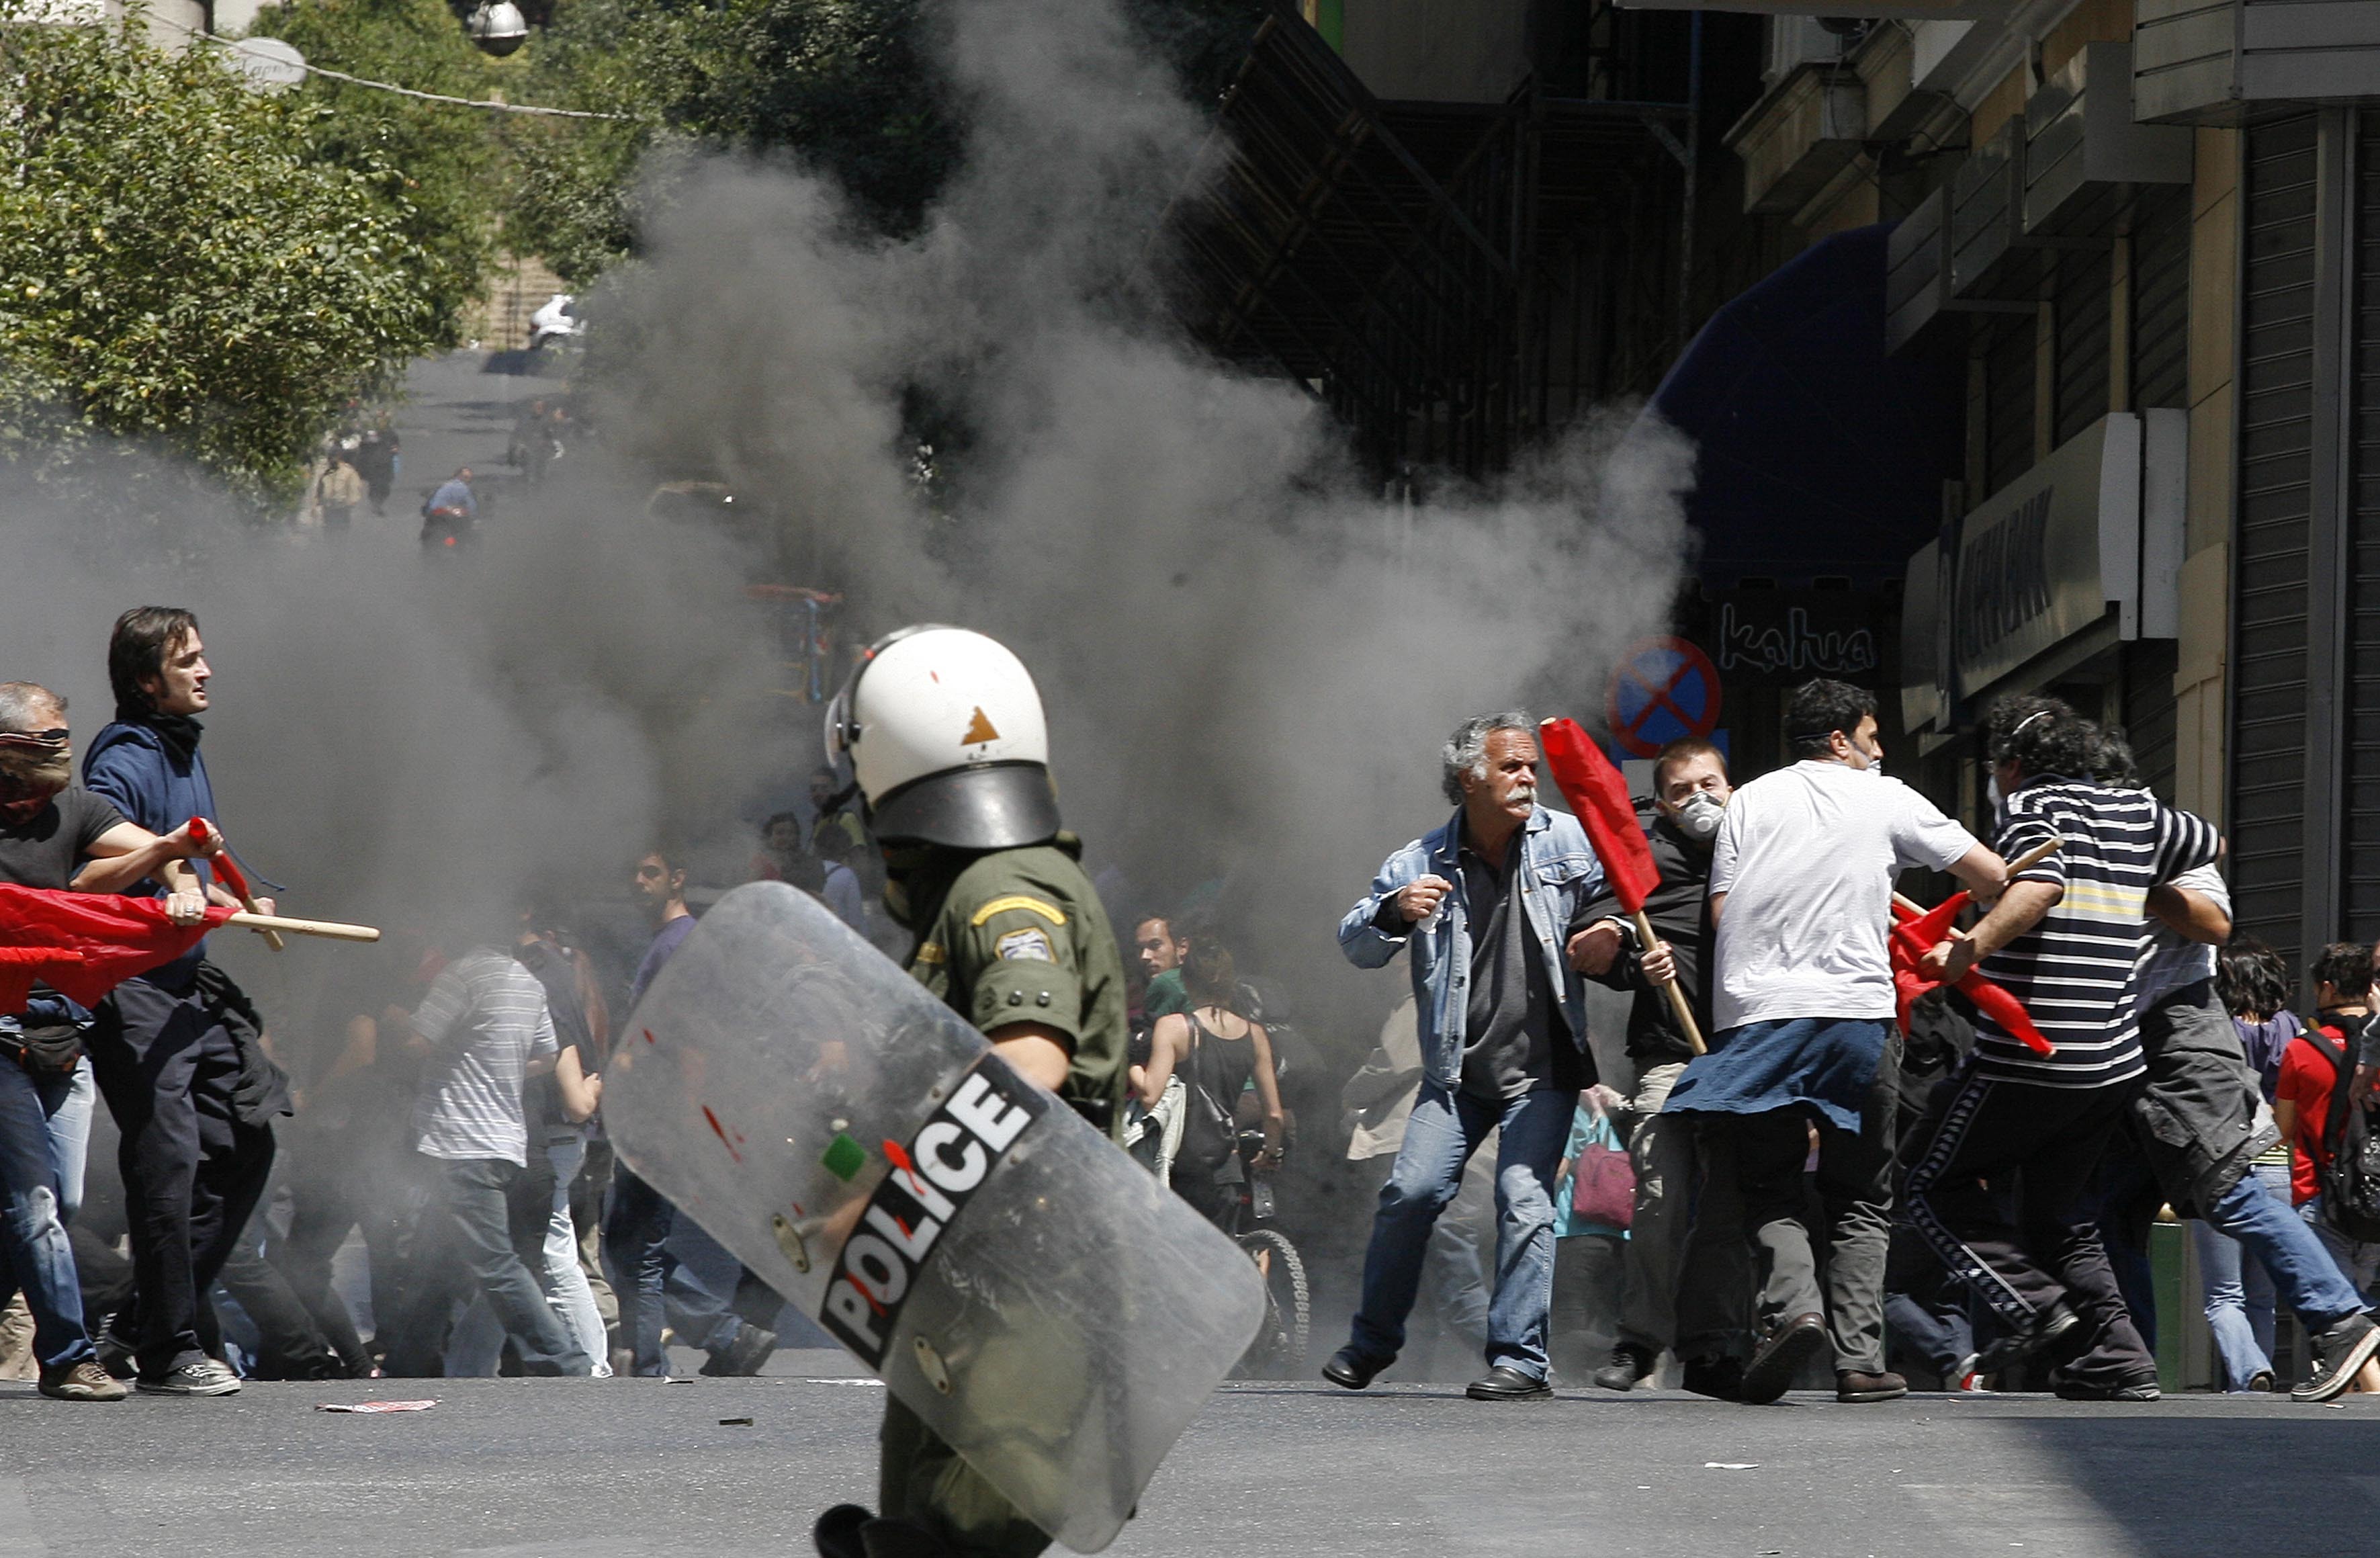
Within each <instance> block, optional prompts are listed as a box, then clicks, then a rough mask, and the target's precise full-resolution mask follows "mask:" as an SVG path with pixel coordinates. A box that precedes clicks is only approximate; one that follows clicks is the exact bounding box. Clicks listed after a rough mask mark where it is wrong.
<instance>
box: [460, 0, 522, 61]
mask: <svg viewBox="0 0 2380 1558" xmlns="http://www.w3.org/2000/svg"><path fill="white" fill-rule="evenodd" d="M463 30H465V31H466V32H468V33H469V34H470V35H471V42H472V43H477V44H478V45H479V46H480V50H481V51H482V52H483V53H486V54H492V55H495V56H496V57H497V58H499V59H502V58H503V57H504V55H508V54H511V53H512V52H513V51H514V50H515V49H517V48H519V47H520V46H521V45H522V44H523V43H527V42H528V18H527V17H524V16H523V15H521V8H520V7H519V6H516V5H514V4H513V0H480V6H479V8H478V9H477V10H475V11H473V12H472V13H471V16H470V19H469V20H468V21H466V22H464V24H463Z"/></svg>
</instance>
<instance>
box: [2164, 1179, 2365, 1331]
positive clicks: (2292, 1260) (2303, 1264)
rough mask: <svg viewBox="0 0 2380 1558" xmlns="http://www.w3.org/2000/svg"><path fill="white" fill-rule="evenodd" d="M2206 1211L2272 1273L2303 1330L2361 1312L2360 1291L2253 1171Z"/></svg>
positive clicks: (2279, 1292)
mask: <svg viewBox="0 0 2380 1558" xmlns="http://www.w3.org/2000/svg"><path fill="white" fill-rule="evenodd" d="M2204 1211H2205V1212H2206V1221H2207V1223H2208V1225H2209V1226H2211V1227H2213V1228H2215V1229H2216V1231H2217V1232H2219V1233H2225V1234H2228V1235H2231V1236H2232V1237H2233V1238H2235V1239H2237V1240H2239V1241H2240V1250H2241V1252H2242V1253H2244V1254H2247V1255H2253V1256H2254V1257H2255V1258H2256V1260H2259V1261H2260V1262H2262V1263H2263V1265H2264V1268H2265V1271H2267V1272H2271V1273H2272V1277H2273V1291H2274V1293H2275V1294H2276V1295H2277V1296H2278V1297H2279V1298H2280V1301H2281V1302H2282V1303H2285V1304H2287V1305H2288V1306H2289V1308H2292V1309H2295V1310H2296V1311H2297V1315H2298V1319H2300V1320H2301V1321H2304V1322H2305V1326H2306V1329H2307V1330H2309V1331H2315V1332H2319V1331H2324V1330H2327V1329H2328V1328H2329V1327H2330V1326H2332V1325H2334V1324H2336V1323H2337V1322H2338V1321H2342V1320H2345V1319H2346V1318H2347V1317H2348V1316H2349V1315H2352V1314H2361V1313H2362V1312H2363V1296H2362V1294H2360V1293H2358V1292H2356V1291H2355V1284H2352V1283H2350V1282H2349V1281H2348V1280H2347V1279H2346V1278H2345V1277H2344V1276H2342V1275H2340V1274H2339V1270H2338V1263H2337V1262H2336V1261H2334V1260H2331V1258H2330V1251H2329V1250H2327V1249H2325V1248H2323V1243H2322V1241H2321V1240H2320V1239H2318V1238H2316V1237H2315V1236H2314V1232H2313V1229H2311V1228H2309V1227H2307V1226H2306V1224H2305V1221H2304V1219H2302V1218H2301V1217H2300V1216H2298V1214H2297V1212H2296V1211H2295V1210H2294V1209H2293V1208H2291V1207H2290V1206H2289V1203H2288V1202H2286V1201H2284V1200H2283V1199H2281V1198H2280V1197H2278V1196H2276V1195H2274V1194H2273V1193H2272V1192H2271V1191H2270V1190H2267V1189H2266V1188H2265V1182H2264V1181H2263V1180H2262V1179H2259V1178H2258V1177H2257V1176H2256V1175H2254V1174H2253V1172H2252V1173H2248V1174H2243V1175H2240V1178H2239V1180H2238V1182H2237V1183H2235V1184H2234V1185H2233V1186H2232V1187H2231V1188H2229V1189H2228V1190H2226V1191H2224V1192H2223V1195H2222V1197H2221V1198H2220V1199H2217V1200H2216V1203H2215V1204H2214V1205H2213V1206H2211V1207H2207V1208H2205V1209H2204Z"/></svg>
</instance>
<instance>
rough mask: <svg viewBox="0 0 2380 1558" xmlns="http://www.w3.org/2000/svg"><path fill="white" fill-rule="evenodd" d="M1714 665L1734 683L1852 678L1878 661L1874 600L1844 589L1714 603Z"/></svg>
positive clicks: (1741, 596) (1744, 595)
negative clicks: (1715, 650)
mask: <svg viewBox="0 0 2380 1558" xmlns="http://www.w3.org/2000/svg"><path fill="white" fill-rule="evenodd" d="M1716 605H1717V608H1718V609H1717V610H1716V611H1715V612H1714V613H1713V614H1712V616H1711V619H1710V620H1711V627H1712V628H1713V632H1712V639H1713V640H1714V642H1715V646H1716V649H1717V651H1718V656H1717V657H1718V668H1719V670H1720V671H1722V672H1724V673H1725V674H1726V675H1727V676H1729V677H1730V678H1731V679H1736V680H1750V681H1761V680H1775V681H1790V682H1804V681H1807V680H1809V679H1810V678H1811V677H1813V676H1838V677H1846V678H1851V679H1854V680H1856V679H1858V678H1861V677H1865V676H1874V675H1875V674H1876V671H1877V669H1878V668H1879V667H1881V666H1882V665H1883V663H1884V661H1883V657H1882V655H1881V654H1880V652H1879V651H1878V646H1877V643H1876V625H1875V620H1874V612H1875V603H1874V598H1873V597H1872V596H1869V595H1866V594H1853V593H1852V591H1850V590H1810V591H1801V590H1738V591H1735V592H1734V593H1731V594H1728V595H1724V596H1721V597H1719V598H1718V601H1717V602H1716Z"/></svg>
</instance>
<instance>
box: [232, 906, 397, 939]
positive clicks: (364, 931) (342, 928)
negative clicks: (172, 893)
mask: <svg viewBox="0 0 2380 1558" xmlns="http://www.w3.org/2000/svg"><path fill="white" fill-rule="evenodd" d="M224 923H225V924H226V925H245V926H247V927H249V929H250V930H255V931H288V932H289V933H290V934H291V935H293V936H324V937H327V938H329V939H330V940H332V941H334V942H376V941H378V940H380V931H379V930H378V929H377V928H376V927H374V926H370V925H342V924H340V923H339V922H338V921H337V920H335V919H290V918H289V917H288V916H287V915H283V914H249V913H247V912H245V911H242V912H239V913H237V914H234V915H233V916H232V917H231V918H230V919H226V920H225V921H224Z"/></svg>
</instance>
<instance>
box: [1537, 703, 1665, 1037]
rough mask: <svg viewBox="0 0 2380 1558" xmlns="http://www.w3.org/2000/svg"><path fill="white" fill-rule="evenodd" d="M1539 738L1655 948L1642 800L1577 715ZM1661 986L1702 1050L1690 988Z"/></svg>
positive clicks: (1617, 890) (1544, 728) (1614, 885)
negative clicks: (1639, 811) (1647, 907)
mask: <svg viewBox="0 0 2380 1558" xmlns="http://www.w3.org/2000/svg"><path fill="white" fill-rule="evenodd" d="M1538 739H1539V743H1540V745H1541V746H1542V747H1543V748H1544V750H1545V755H1546V769H1547V771H1548V773H1551V774H1552V775H1553V776H1554V785H1555V787H1556V788H1557V789H1559V790H1560V791H1561V793H1562V798H1563V799H1564V800H1567V801H1568V802H1570V809H1572V810H1573V811H1574V812H1576V813H1577V814H1578V825H1579V826H1580V827H1582V828H1584V829H1585V830H1586V841H1587V843H1589V844H1590V845H1593V846H1595V854H1596V858H1597V859H1599V860H1601V861H1602V862H1603V879H1604V881H1605V882H1608V883H1609V884H1610V887H1611V894H1612V896H1613V897H1616V898H1618V899H1619V900H1620V907H1622V908H1624V909H1626V910H1627V911H1628V913H1629V915H1630V916H1631V917H1632V918H1633V919H1634V920H1635V922H1636V934H1637V937H1638V938H1639V939H1640V940H1641V941H1642V942H1643V943H1644V944H1645V950H1647V951H1650V950H1651V949H1652V946H1653V943H1654V942H1655V941H1656V940H1658V938H1657V937H1656V936H1655V935H1654V934H1653V922H1652V921H1651V920H1649V919H1645V899H1647V898H1649V897H1651V896H1652V895H1653V889H1655V888H1656V887H1658V886H1660V885H1661V870H1660V868H1659V867H1658V866H1657V865H1655V864H1654V863H1653V844H1652V841H1651V840H1650V839H1647V838H1646V837H1645V830H1644V828H1643V826H1642V825H1640V824H1639V823H1638V822H1637V821H1636V803H1635V802H1634V801H1633V800H1632V799H1630V798H1629V795H1628V781H1627V779H1626V778H1625V777H1624V776H1623V775H1622V774H1621V772H1620V771H1619V770H1618V769H1616V768H1614V767H1612V766H1611V760H1610V759H1609V758H1607V757H1605V756H1604V755H1603V753H1602V752H1601V751H1600V750H1598V749H1597V747H1596V745H1595V743H1594V742H1592V741H1590V740H1588V739H1587V738H1586V732H1585V731H1584V730H1581V729H1580V728H1579V726H1578V722H1577V721H1575V720H1547V721H1545V722H1544V723H1543V724H1541V725H1539V726H1538ZM1661 988H1662V989H1664V990H1665V991H1667V992H1669V996H1670V1010H1671V1011H1672V1012H1674V1013H1675V1014H1676V1015H1677V1018H1678V1023H1679V1026H1680V1027H1682V1028H1683V1029H1685V1034H1686V1041H1687V1042H1688V1043H1690V1044H1692V1045H1693V1046H1694V1053H1696V1054H1701V1053H1703V1034H1702V1028H1701V1026H1700V1025H1699V1024H1697V1023H1696V1022H1695V1021H1694V1010H1693V1008H1692V1007H1690V1006H1688V1005H1687V1004H1686V992H1684V991H1682V990H1680V989H1679V988H1678V981H1677V980H1670V981H1669V982H1668V983H1666V984H1664V985H1663V986H1662V987H1661Z"/></svg>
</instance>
